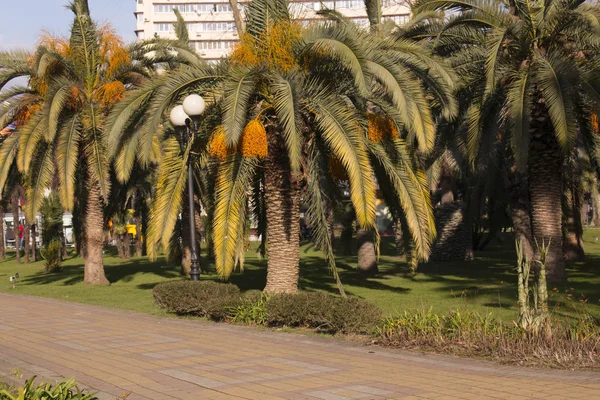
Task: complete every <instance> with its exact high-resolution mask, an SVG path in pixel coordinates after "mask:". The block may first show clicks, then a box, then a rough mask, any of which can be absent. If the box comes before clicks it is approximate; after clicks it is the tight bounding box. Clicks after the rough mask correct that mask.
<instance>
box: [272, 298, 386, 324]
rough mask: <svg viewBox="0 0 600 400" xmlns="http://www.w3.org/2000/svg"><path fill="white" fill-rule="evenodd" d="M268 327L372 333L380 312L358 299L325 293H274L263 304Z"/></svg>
mask: <svg viewBox="0 0 600 400" xmlns="http://www.w3.org/2000/svg"><path fill="white" fill-rule="evenodd" d="M266 311H267V317H266V324H267V325H269V326H289V327H305V328H312V329H316V330H317V331H320V332H329V333H338V332H339V333H371V331H372V330H373V329H374V327H375V326H376V325H377V323H378V322H379V319H380V316H381V312H380V310H379V309H378V308H377V307H375V306H374V305H372V304H370V303H368V302H367V301H365V300H362V299H357V298H347V299H344V298H341V297H335V296H331V295H328V294H325V293H299V294H277V295H274V296H272V297H271V298H270V299H269V301H268V302H267V305H266Z"/></svg>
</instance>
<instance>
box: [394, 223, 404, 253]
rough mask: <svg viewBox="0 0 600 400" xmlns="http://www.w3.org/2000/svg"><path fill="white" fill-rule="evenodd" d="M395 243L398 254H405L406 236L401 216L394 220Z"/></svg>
mask: <svg viewBox="0 0 600 400" xmlns="http://www.w3.org/2000/svg"><path fill="white" fill-rule="evenodd" d="M394 244H395V245H396V254H397V255H399V256H401V255H404V238H403V232H402V222H401V221H400V218H397V219H396V221H395V222H394Z"/></svg>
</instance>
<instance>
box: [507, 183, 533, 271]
mask: <svg viewBox="0 0 600 400" xmlns="http://www.w3.org/2000/svg"><path fill="white" fill-rule="evenodd" d="M511 180H512V181H513V182H511V183H512V187H511V193H510V195H509V202H510V217H511V219H512V224H513V231H514V233H515V240H516V241H518V242H520V243H521V245H522V246H523V255H525V256H526V257H527V259H528V260H530V261H532V260H533V257H534V256H535V245H534V242H533V231H532V229H531V218H530V209H529V204H530V202H529V191H528V188H527V180H526V179H525V178H524V177H523V176H521V175H520V174H517V173H515V174H514V175H513V176H512V177H511Z"/></svg>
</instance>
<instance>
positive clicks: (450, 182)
mask: <svg viewBox="0 0 600 400" xmlns="http://www.w3.org/2000/svg"><path fill="white" fill-rule="evenodd" d="M453 187H454V179H453V178H452V176H451V175H450V174H449V173H448V174H444V175H442V177H441V178H440V189H441V191H442V198H441V201H440V202H441V203H442V204H448V203H452V202H454V192H453V191H452V188H453Z"/></svg>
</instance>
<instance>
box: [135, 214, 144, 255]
mask: <svg viewBox="0 0 600 400" xmlns="http://www.w3.org/2000/svg"><path fill="white" fill-rule="evenodd" d="M143 253H144V252H143V249H142V223H141V218H140V216H139V215H138V216H136V217H135V256H136V257H141V256H142V255H143Z"/></svg>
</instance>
